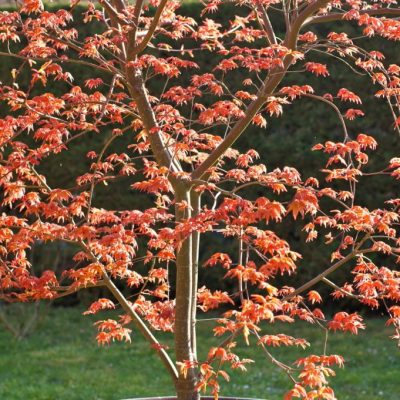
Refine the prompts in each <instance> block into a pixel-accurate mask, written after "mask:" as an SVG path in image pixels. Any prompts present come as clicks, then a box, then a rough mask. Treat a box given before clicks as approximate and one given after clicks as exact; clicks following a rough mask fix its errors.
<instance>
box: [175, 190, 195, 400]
mask: <svg viewBox="0 0 400 400" xmlns="http://www.w3.org/2000/svg"><path fill="white" fill-rule="evenodd" d="M175 200H176V202H177V203H180V202H182V201H186V203H187V204H188V206H189V207H188V208H186V209H184V210H183V209H182V208H180V207H179V205H177V206H176V208H175V215H176V222H177V223H179V222H182V221H184V220H185V219H187V218H190V216H191V210H190V204H191V199H190V192H189V190H188V189H187V188H180V187H178V188H176V189H175ZM192 257H193V237H192V235H190V236H189V237H188V238H186V239H185V240H183V241H182V243H181V246H180V248H179V249H178V251H177V254H176V315H175V332H174V333H175V355H176V361H177V362H178V363H184V362H194V361H195V360H196V355H195V354H194V351H193V346H192V345H193V342H192V327H193V325H192V322H193V321H192V312H193V310H192V306H193V301H195V299H194V298H193V297H194V293H193V289H194V288H193V267H194V265H193V258H192ZM196 384H197V368H189V369H188V371H187V374H186V375H183V374H182V373H179V377H178V381H177V383H176V394H177V399H178V400H198V399H200V395H199V392H198V390H196Z"/></svg>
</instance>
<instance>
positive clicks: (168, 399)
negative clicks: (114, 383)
mask: <svg viewBox="0 0 400 400" xmlns="http://www.w3.org/2000/svg"><path fill="white" fill-rule="evenodd" d="M124 400H176V396H159V397H132V398H130V399H124ZM201 400H214V397H212V396H202V397H201ZM219 400H265V399H257V398H254V397H232V396H229V397H226V396H223V397H219Z"/></svg>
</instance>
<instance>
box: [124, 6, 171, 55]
mask: <svg viewBox="0 0 400 400" xmlns="http://www.w3.org/2000/svg"><path fill="white" fill-rule="evenodd" d="M167 3H168V0H161V2H160V4H159V5H158V7H157V10H156V13H155V14H154V17H153V20H152V21H151V24H150V27H149V30H148V31H147V33H146V36H145V37H144V38H143V40H142V41H141V42H140V44H139V45H138V46H136V47H135V48H133V49H132V50H131V51H130V52H129V54H128V58H129V59H130V60H132V58H133V57H134V56H135V55H136V54H139V53H141V52H142V51H143V50H144V49H145V48H146V47H147V45H148V43H149V42H150V40H151V39H152V37H153V35H154V32H155V30H156V29H157V25H158V22H159V20H160V18H161V15H162V13H163V11H164V8H165V6H166V5H167ZM136 29H137V27H136Z"/></svg>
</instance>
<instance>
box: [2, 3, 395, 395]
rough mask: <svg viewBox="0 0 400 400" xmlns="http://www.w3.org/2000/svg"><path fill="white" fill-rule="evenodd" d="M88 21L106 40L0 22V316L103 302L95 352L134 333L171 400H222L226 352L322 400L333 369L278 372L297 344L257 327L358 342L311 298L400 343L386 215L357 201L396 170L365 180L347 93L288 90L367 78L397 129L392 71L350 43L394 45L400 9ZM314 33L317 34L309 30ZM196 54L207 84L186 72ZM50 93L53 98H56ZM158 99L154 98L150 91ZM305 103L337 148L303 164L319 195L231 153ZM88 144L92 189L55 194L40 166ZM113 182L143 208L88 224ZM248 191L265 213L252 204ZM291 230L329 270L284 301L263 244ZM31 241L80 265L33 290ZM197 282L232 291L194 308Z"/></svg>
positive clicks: (279, 245) (364, 148)
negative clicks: (338, 134)
mask: <svg viewBox="0 0 400 400" xmlns="http://www.w3.org/2000/svg"><path fill="white" fill-rule="evenodd" d="M99 3H100V4H99V5H95V4H93V3H91V2H90V1H89V2H88V3H85V4H86V5H85V7H86V11H85V13H84V17H83V18H84V23H85V24H96V25H97V26H100V27H102V28H100V31H99V32H98V33H96V34H93V35H91V36H84V35H83V34H81V33H80V32H79V30H77V29H76V28H74V27H73V26H72V25H71V24H72V14H71V12H72V10H73V9H74V8H75V7H76V5H77V1H73V2H72V3H71V5H70V7H66V8H60V9H59V10H57V11H52V12H51V11H48V10H46V7H44V5H43V4H42V2H41V1H40V0H24V1H23V3H22V4H21V5H20V8H19V9H18V10H16V11H13V12H11V11H3V12H1V13H0V40H1V41H2V42H3V46H2V51H1V53H0V56H1V60H2V62H3V63H5V62H8V61H9V60H10V59H15V61H16V62H17V64H18V66H17V67H16V68H10V75H11V81H10V82H7V83H2V84H1V86H0V100H1V110H2V118H1V119H0V148H1V154H0V185H1V188H2V193H1V202H2V214H1V216H0V288H1V292H0V293H1V298H2V299H3V300H7V301H21V302H25V301H34V300H40V299H55V298H57V297H61V296H65V295H67V294H70V293H74V292H77V291H79V290H83V289H85V288H88V287H98V286H102V287H105V288H108V290H109V293H110V296H109V298H99V299H98V300H97V301H95V302H94V303H93V304H92V305H91V306H90V308H89V310H88V311H87V313H96V312H98V311H100V310H104V309H111V308H115V307H117V306H118V307H120V308H121V309H122V315H121V316H120V319H119V320H118V321H117V320H112V319H107V320H103V321H99V322H98V323H97V327H98V329H99V333H98V336H97V340H98V342H99V343H100V344H108V343H110V342H111V341H114V340H126V341H129V340H130V332H131V328H132V329H136V330H137V331H140V332H141V333H142V334H143V335H144V337H145V338H146V340H147V341H148V343H149V346H150V347H151V348H153V349H154V351H155V352H156V353H157V354H158V356H159V358H160V360H161V361H162V362H163V363H164V365H165V368H166V369H167V371H168V372H169V374H170V376H171V379H172V382H173V384H174V387H175V390H176V394H177V397H178V399H179V400H189V399H190V400H194V399H199V397H200V393H201V391H202V390H204V391H207V390H209V393H212V394H213V395H214V397H215V398H217V397H218V392H219V382H220V380H221V379H222V380H228V379H229V371H230V369H236V368H239V369H245V368H246V363H248V362H250V360H246V359H241V358H240V357H239V356H238V355H237V354H236V353H235V341H236V339H237V338H239V337H244V340H245V341H246V342H247V343H249V342H250V341H252V342H253V343H256V344H257V346H259V347H260V349H262V351H263V352H264V353H265V355H266V357H267V359H269V360H270V361H271V362H272V363H274V364H276V366H277V368H281V369H283V370H284V371H285V372H286V373H287V374H288V377H289V379H291V380H292V381H293V388H292V389H291V390H290V391H289V392H288V393H287V394H286V397H285V399H287V400H290V399H292V398H301V399H334V398H335V395H334V392H333V390H332V389H331V387H330V386H329V383H328V377H329V376H331V375H334V370H333V369H332V367H334V366H342V365H343V362H344V358H343V357H342V356H341V355H332V354H329V353H328V352H327V351H326V349H325V350H324V351H323V353H322V354H319V355H308V356H305V357H303V358H301V359H299V360H297V361H295V360H294V361H295V362H294V364H293V365H290V366H288V365H285V364H284V363H282V362H281V361H279V360H277V359H276V358H275V357H274V356H273V355H272V353H271V352H270V348H271V347H275V346H301V347H303V348H305V347H307V346H308V342H307V340H306V338H297V337H291V336H288V335H284V334H271V332H270V331H269V330H268V326H269V324H270V323H273V322H274V321H282V322H285V323H289V322H294V321H297V320H306V321H308V322H310V323H316V324H317V325H318V326H320V327H321V328H322V330H321V332H324V330H326V329H331V330H339V331H349V332H351V333H353V334H356V333H357V331H358V330H359V329H364V328H365V325H364V323H363V320H362V318H361V316H359V315H358V314H357V313H347V312H344V311H341V312H338V313H336V314H335V315H334V316H333V317H332V318H329V319H328V318H326V317H325V316H324V314H323V311H322V310H321V309H319V308H316V304H318V303H320V302H321V301H322V298H321V296H320V294H319V293H318V292H317V291H316V288H315V286H316V285H317V284H320V283H325V284H326V285H328V286H330V287H331V289H332V295H333V296H334V297H335V298H342V297H351V298H353V299H356V300H357V301H359V302H360V303H362V304H363V305H365V306H367V307H370V308H372V309H374V308H378V307H381V308H382V309H384V310H386V312H387V314H388V323H389V324H391V325H392V326H393V332H394V333H393V337H394V338H395V339H397V340H399V339H400V331H399V329H400V305H398V302H399V300H400V273H399V272H398V269H397V266H396V263H398V262H399V261H400V257H399V256H400V254H399V252H400V238H399V234H398V232H397V226H398V223H399V210H400V199H399V198H388V199H387V201H386V202H385V203H383V204H381V206H380V208H377V209H368V208H367V207H365V206H364V205H363V203H362V199H359V198H358V196H357V192H356V187H357V185H358V183H359V182H361V181H362V182H368V179H370V176H372V175H382V176H383V175H385V176H386V178H388V179H393V181H395V180H396V179H397V180H398V179H399V178H400V158H393V159H391V160H387V163H386V167H385V168H384V169H382V170H381V171H373V170H371V168H369V166H368V157H369V156H370V153H372V152H373V151H375V149H376V147H377V141H379V138H375V139H374V138H373V137H371V136H370V135H369V134H368V132H366V133H364V132H362V133H361V132H354V131H352V129H350V128H348V122H347V121H348V120H353V119H355V118H361V117H362V116H363V115H364V111H363V110H362V109H361V108H360V107H361V106H360V105H361V103H362V99H361V98H360V97H359V96H358V95H357V94H356V93H354V92H353V91H352V90H350V88H343V87H341V85H340V83H339V82H335V81H334V80H332V81H331V83H330V85H331V87H332V91H331V93H324V92H322V93H320V92H319V89H318V85H314V86H315V87H313V86H312V85H311V84H309V85H304V84H301V83H299V84H293V83H290V84H288V82H287V77H288V76H289V74H291V73H292V72H296V73H297V74H294V73H292V74H291V75H290V79H291V82H293V80H295V79H296V76H300V75H305V76H310V77H312V75H311V74H313V75H314V76H315V77H318V78H320V79H328V78H329V74H330V73H329V65H331V64H333V63H341V62H342V63H345V64H346V65H347V66H349V67H350V68H349V69H348V71H349V74H352V73H354V74H355V73H357V71H361V72H363V73H364V74H367V75H369V76H370V78H371V80H370V81H371V93H375V94H376V96H377V97H378V98H381V99H383V100H385V101H386V102H387V104H388V107H389V108H390V110H391V113H392V115H393V121H388V123H387V125H388V129H392V128H393V127H394V129H395V130H397V131H398V130H399V125H400V118H399V117H398V115H399V111H400V109H399V99H400V66H399V65H396V64H390V63H389V62H386V60H385V56H384V54H383V53H382V52H381V49H379V48H378V49H376V50H370V49H369V50H367V49H365V48H364V47H363V45H365V41H360V40H359V39H360V37H367V38H368V37H372V36H375V37H378V38H380V39H381V41H382V42H383V41H386V40H390V41H393V46H395V45H397V44H396V43H395V42H396V41H398V40H399V39H400V20H399V17H400V9H398V8H396V6H397V0H376V1H359V0H346V1H340V0H335V1H327V0H310V1H308V0H293V1H286V0H285V1H281V0H238V1H234V3H235V6H236V7H237V9H238V15H237V16H236V17H235V18H234V19H233V20H230V21H226V22H225V23H217V22H216V21H215V20H214V19H213V18H214V17H215V15H217V16H218V15H219V7H220V6H221V1H220V0H215V1H210V2H204V4H203V5H204V7H203V12H202V13H201V15H199V16H198V19H197V20H194V19H192V18H189V17H187V16H185V15H181V14H180V13H179V5H180V4H179V1H176V0H161V1H160V0H150V1H149V2H144V1H143V0H136V1H135V0H131V1H127V0H100V1H99ZM239 11H240V13H239ZM321 24H327V28H326V29H325V30H321V29H318V26H320V25H321ZM349 24H352V25H353V26H355V27H357V28H358V30H359V32H358V37H357V38H352V37H350V36H349V35H347V34H346V33H345V32H343V28H344V27H345V26H346V25H349ZM333 27H334V28H335V29H334V30H333ZM321 32H324V33H321ZM202 53H205V54H206V56H207V57H209V64H208V65H202V66H201V68H200V69H199V65H198V63H197V62H196V59H197V55H198V54H202ZM322 62H326V64H325V63H322ZM74 65H79V66H80V67H81V68H86V69H89V70H90V71H91V78H90V79H87V80H85V82H80V77H79V76H75V77H74V76H73V75H72V74H71V69H72V68H71V67H72V66H74ZM237 71H240V72H241V74H242V76H243V74H245V75H246V79H244V80H243V81H242V82H238V80H237V79H236V80H235V79H231V76H235V74H236V72H237ZM299 74H300V75H299ZM27 75H28V76H29V79H28V81H26V76H27ZM23 77H25V78H24V79H25V80H24V79H22V78H23ZM74 79H75V80H74ZM53 81H55V82H60V84H59V86H57V88H58V89H57V91H55V90H52V89H51V88H54V85H49V83H50V82H53ZM160 81H161V82H162V85H161V87H162V89H161V90H159V89H157V87H158V86H157V85H153V82H157V83H158V84H159V83H160ZM374 85H375V86H376V85H378V86H379V88H378V89H377V87H374ZM60 88H62V93H60ZM304 98H307V99H308V101H316V102H323V103H324V104H325V105H326V107H327V112H333V113H336V115H337V119H338V126H339V127H340V130H341V131H342V133H343V139H342V140H340V141H336V142H334V141H327V142H325V143H321V144H316V145H315V146H314V148H313V150H314V151H320V152H322V153H324V154H325V155H326V158H327V160H326V165H325V166H324V165H321V168H324V169H323V170H322V172H323V173H324V174H325V179H324V180H323V179H320V181H321V182H319V181H318V180H317V179H316V178H315V177H308V176H302V175H301V171H300V172H299V171H297V170H296V169H295V168H293V167H290V166H285V165H284V164H283V165H282V166H281V168H279V169H274V170H269V169H267V167H268V165H267V166H266V165H264V164H263V163H262V162H261V161H263V158H264V154H261V155H260V154H258V153H257V151H255V150H253V149H249V150H247V151H245V152H243V153H240V152H239V151H238V150H236V149H235V148H233V147H232V146H233V145H234V143H235V142H236V140H237V139H238V138H239V137H240V136H241V135H246V134H247V132H248V130H247V128H248V126H249V125H255V126H257V127H259V129H258V130H257V132H258V133H257V134H258V135H265V129H264V128H265V126H266V124H267V120H268V119H271V118H275V117H278V116H280V115H281V114H282V113H283V111H284V108H285V109H286V108H288V107H289V106H290V104H292V103H294V102H299V101H302V100H303V99H304ZM377 101H379V100H377ZM367 128H368V127H366V129H367ZM90 133H96V135H97V136H95V137H98V138H99V139H98V141H99V142H101V143H103V144H104V145H103V146H102V147H101V149H100V150H99V146H97V147H96V149H93V150H92V151H89V152H88V154H87V158H88V160H89V165H90V167H89V168H88V170H87V171H85V172H84V173H82V174H81V175H80V176H76V177H74V180H75V185H74V186H73V187H58V186H57V185H53V186H52V185H50V184H49V183H48V182H49V181H50V180H51V176H52V171H51V170H49V169H48V168H44V167H43V162H44V161H46V160H47V159H51V158H52V157H54V155H56V154H58V153H60V152H68V151H72V150H69V148H70V147H71V144H72V142H79V141H80V140H81V139H82V137H83V136H84V135H87V134H90ZM395 134H396V133H394V135H395ZM122 135H125V136H129V138H131V139H130V144H129V146H127V148H125V149H119V150H118V151H117V152H115V151H111V148H113V149H114V147H112V145H113V143H114V140H116V139H117V138H119V137H121V136H122ZM286 139H287V140H290V137H289V138H286ZM266 140H268V139H266ZM378 151H379V150H378ZM259 158H262V159H261V160H260V161H258V159H259ZM265 159H267V155H265ZM318 173H319V171H316V174H318ZM53 174H54V171H53ZM119 177H123V178H124V182H128V186H127V191H128V189H129V188H132V189H133V190H135V191H138V192H143V193H145V194H146V197H147V200H146V201H144V202H142V204H139V205H137V206H136V207H135V208H134V209H127V210H113V209H104V208H99V207H96V199H95V197H94V195H95V193H96V190H98V188H99V186H102V187H103V186H104V185H106V184H108V188H109V190H110V194H112V187H113V184H112V182H113V181H114V180H116V179H118V178H119ZM371 179H372V178H371ZM382 179H383V178H382ZM256 185H257V186H258V187H259V188H260V189H259V190H258V193H262V196H259V195H258V196H254V192H249V188H250V187H251V186H256ZM103 189H104V188H103ZM103 189H102V190H103ZM249 193H251V194H249ZM296 219H297V223H298V220H301V221H303V222H304V223H303V226H304V227H303V230H304V231H305V232H306V233H307V239H306V240H307V242H313V241H315V240H316V242H315V243H310V244H309V245H310V246H312V245H315V249H316V251H318V247H319V246H321V245H323V242H322V241H319V239H318V238H317V237H318V235H320V236H321V235H322V236H323V237H324V241H325V242H326V244H327V245H328V246H330V247H329V248H331V249H333V252H332V256H331V260H327V262H328V263H329V266H328V267H323V266H321V270H320V272H319V274H318V275H316V276H315V277H313V278H312V279H311V280H308V281H306V282H303V284H302V285H301V286H299V287H296V288H294V287H290V286H287V285H284V286H283V285H281V284H278V282H282V278H280V279H279V281H278V280H276V279H275V278H276V276H277V275H289V274H293V273H295V272H296V269H297V265H298V263H299V260H300V259H301V255H300V254H298V253H297V252H295V251H293V250H292V249H291V247H290V243H289V242H288V241H287V240H285V239H284V238H281V237H279V235H278V234H277V231H276V229H275V227H276V226H279V224H280V222H281V221H282V220H292V221H293V220H296ZM203 234H208V235H210V234H213V235H222V236H223V237H225V240H226V241H230V242H232V243H234V245H235V246H236V249H237V250H236V251H235V253H229V254H228V253H227V252H226V250H224V249H220V251H219V252H217V253H215V254H213V255H212V256H211V257H210V258H209V259H208V260H206V261H205V262H202V265H199V258H200V254H201V253H202V250H201V248H202V247H201V246H202V240H201V238H202V235H203ZM39 241H40V242H53V241H64V242H67V243H69V244H70V245H71V246H72V247H73V248H75V249H76V254H75V256H74V265H71V266H70V268H69V269H68V270H66V271H65V272H64V273H63V274H62V275H61V276H56V274H55V273H54V272H52V271H45V272H44V273H42V274H41V275H40V276H35V274H33V273H32V270H31V268H30V262H29V257H28V253H29V249H30V247H31V246H32V245H33V244H34V243H35V242H39ZM374 254H376V255H377V256H374ZM379 260H384V265H382V264H381V262H380V261H379ZM305 261H306V260H305ZM139 267H140V268H139ZM144 268H146V271H147V272H146V273H143V270H144ZM204 268H218V269H220V270H221V272H222V274H223V275H224V277H225V278H226V279H227V280H229V281H231V282H234V285H231V287H235V289H234V290H233V291H232V293H228V292H225V291H223V290H217V291H213V290H211V289H209V288H207V287H204V286H203V287H200V288H199V287H198V286H199V285H198V274H201V270H202V269H204ZM339 268H342V269H343V268H344V269H346V270H347V271H348V275H347V276H348V279H347V283H346V284H345V285H344V286H343V285H338V284H337V283H335V282H334V281H333V280H332V278H331V274H332V273H333V272H334V271H336V270H338V269H339ZM140 271H142V272H140ZM220 307H221V309H222V312H221V317H220V319H219V320H218V321H217V324H216V326H215V328H214V333H215V335H217V336H221V343H220V345H219V346H217V347H213V348H211V349H210V350H209V352H208V356H207V357H206V358H205V359H199V358H198V356H197V344H196V320H197V318H198V317H197V314H198V313H199V312H200V313H202V312H207V311H209V310H215V309H218V308H220ZM131 325H132V326H131ZM159 330H162V331H169V332H172V334H173V336H174V339H175V342H174V343H175V344H174V348H173V349H171V352H168V351H167V349H166V347H165V345H163V343H161V342H160V341H159V340H158V339H157V338H156V333H157V332H156V331H159ZM322 334H323V333H322ZM251 338H254V339H251ZM172 354H174V356H172ZM344 356H345V355H344ZM154 389H155V390H156V389H157V388H154Z"/></svg>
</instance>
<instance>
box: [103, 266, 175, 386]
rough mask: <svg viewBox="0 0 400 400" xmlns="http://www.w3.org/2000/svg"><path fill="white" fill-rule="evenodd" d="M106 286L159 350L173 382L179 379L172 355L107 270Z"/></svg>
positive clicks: (151, 343) (156, 349) (147, 338)
mask: <svg viewBox="0 0 400 400" xmlns="http://www.w3.org/2000/svg"><path fill="white" fill-rule="evenodd" d="M103 276H104V278H103V279H104V283H105V286H106V287H107V288H108V289H109V290H110V292H111V293H112V294H113V296H114V297H115V298H116V300H117V301H118V303H119V304H120V305H121V307H122V308H123V309H124V311H125V312H126V313H127V314H128V315H129V316H130V317H131V318H132V320H133V322H134V323H135V325H136V327H137V328H138V329H139V331H140V332H141V333H142V334H143V336H144V337H145V338H146V340H147V341H148V342H149V343H150V345H151V346H152V348H153V349H154V350H155V351H156V352H157V354H158V356H159V357H160V359H161V361H162V362H163V364H164V366H165V367H166V369H167V371H168V373H169V375H170V376H171V378H172V380H173V382H174V383H175V382H176V380H177V379H178V371H177V369H176V367H175V365H174V363H173V362H172V360H171V358H170V356H169V355H168V353H167V352H166V351H165V349H163V348H162V346H161V345H160V343H159V342H158V340H157V339H156V337H155V336H154V335H153V334H152V333H151V331H150V329H149V328H148V327H147V326H146V324H145V323H144V322H143V321H142V319H141V318H140V316H139V315H138V313H137V312H136V311H135V310H134V309H133V307H132V306H131V304H130V303H129V301H128V300H127V299H126V298H125V296H124V295H123V294H122V293H121V292H120V290H119V289H118V288H117V286H116V285H115V283H114V282H113V281H112V280H111V279H110V278H109V276H108V275H107V273H106V272H104V274H103Z"/></svg>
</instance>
